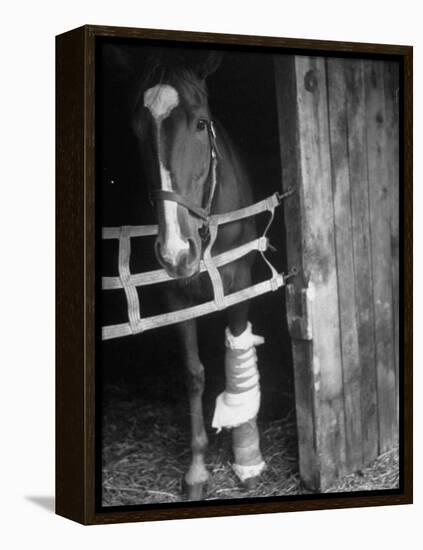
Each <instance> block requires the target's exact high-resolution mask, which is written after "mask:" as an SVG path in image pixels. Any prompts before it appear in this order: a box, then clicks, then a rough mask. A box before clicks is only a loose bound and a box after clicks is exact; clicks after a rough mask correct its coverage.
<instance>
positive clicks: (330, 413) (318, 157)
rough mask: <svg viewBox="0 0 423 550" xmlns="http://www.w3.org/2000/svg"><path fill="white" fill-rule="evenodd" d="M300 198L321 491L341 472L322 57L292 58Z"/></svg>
mask: <svg viewBox="0 0 423 550" xmlns="http://www.w3.org/2000/svg"><path fill="white" fill-rule="evenodd" d="M295 69H296V81H297V109H298V136H299V149H300V153H299V154H300V162H301V193H302V202H303V212H302V215H303V218H304V219H303V224H304V225H303V234H302V238H303V262H304V266H303V269H304V277H305V278H306V280H307V281H308V288H309V291H310V293H309V295H310V297H311V298H312V306H313V307H312V327H313V328H312V330H313V372H314V376H315V378H316V379H317V378H319V380H317V381H316V383H315V386H314V392H315V394H316V395H315V400H317V401H316V402H317V405H316V425H315V429H316V440H317V446H318V453H319V457H320V483H321V490H324V489H326V488H327V487H328V486H330V484H331V483H332V482H333V481H334V480H335V479H336V478H338V477H339V476H341V475H343V474H345V473H346V471H347V464H346V455H347V448H346V438H345V414H344V401H343V380H342V365H341V349H340V333H339V309H338V287H337V270H336V262H335V239H334V220H333V208H328V206H329V205H332V201H333V197H332V178H331V163H330V149H329V128H328V110H327V89H326V68H325V61H324V59H323V58H317V57H300V56H298V57H296V58H295Z"/></svg>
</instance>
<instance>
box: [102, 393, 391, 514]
mask: <svg viewBox="0 0 423 550" xmlns="http://www.w3.org/2000/svg"><path fill="white" fill-rule="evenodd" d="M104 411H105V415H104V421H103V505H104V506H122V505H137V504H151V503H167V502H179V501H181V500H183V499H184V498H183V494H182V491H181V487H182V478H183V475H184V474H185V472H186V471H187V469H188V466H189V463H190V454H191V453H190V447H189V418H188V411H187V409H186V408H185V407H184V405H183V404H179V403H176V404H175V403H173V404H172V403H165V402H161V401H155V402H151V401H150V402H146V401H145V399H141V398H139V399H129V396H128V394H127V393H125V391H124V390H122V389H119V388H116V387H113V388H108V390H107V392H106V397H105V401H104ZM259 429H260V434H261V447H262V452H263V456H264V457H265V460H266V462H267V469H266V470H265V472H264V473H263V475H262V477H261V480H260V482H259V484H258V485H257V486H256V487H255V489H253V490H250V491H248V490H246V489H245V488H244V487H242V486H241V485H240V482H239V480H238V479H237V478H236V476H235V474H234V473H233V471H232V467H231V460H232V451H231V434H230V432H228V431H225V430H223V431H222V432H220V433H219V434H217V433H216V432H215V431H214V430H209V431H208V436H209V448H208V451H207V456H206V460H207V468H208V470H209V473H210V480H209V484H208V488H207V499H208V500H213V499H219V500H222V499H236V498H252V497H254V498H256V497H272V496H283V495H298V494H305V493H306V492H307V491H306V490H305V489H304V487H303V486H302V484H301V481H300V477H299V473H298V456H297V439H296V437H297V436H296V425H295V417H294V414H293V413H291V414H288V415H287V416H286V417H284V418H282V419H278V420H275V421H271V422H269V421H268V422H259ZM397 485H398V452H397V450H396V449H394V450H393V451H390V452H389V453H385V454H384V455H382V456H381V457H379V458H378V459H377V460H375V461H374V463H373V464H371V465H370V466H369V467H368V468H366V469H364V470H362V471H361V472H358V473H356V474H351V475H349V476H346V477H345V478H343V479H342V480H340V481H339V482H338V483H337V484H336V485H334V486H333V487H331V488H330V489H329V490H328V492H345V491H348V492H349V491H360V490H375V489H387V488H394V487H396V486H397Z"/></svg>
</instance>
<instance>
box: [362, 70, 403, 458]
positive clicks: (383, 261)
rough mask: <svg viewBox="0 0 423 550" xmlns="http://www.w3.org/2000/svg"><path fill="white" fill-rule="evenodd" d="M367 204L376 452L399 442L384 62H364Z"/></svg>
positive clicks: (390, 168) (389, 166)
mask: <svg viewBox="0 0 423 550" xmlns="http://www.w3.org/2000/svg"><path fill="white" fill-rule="evenodd" d="M364 65H365V79H366V119H367V147H368V169H369V180H368V181H369V199H370V200H369V204H370V227H371V243H372V264H373V289H374V300H373V303H374V320H375V340H376V365H377V394H378V412H379V452H381V453H382V452H384V451H386V450H389V449H391V448H392V446H393V445H394V444H395V443H396V441H397V436H398V431H397V419H396V407H395V398H396V397H395V391H396V380H395V349H394V343H393V330H392V328H393V307H392V266H391V227H390V212H391V196H390V193H391V192H392V190H391V189H390V176H389V171H390V170H392V168H393V167H392V159H390V158H389V154H388V148H387V133H386V112H385V100H384V80H383V76H384V75H383V62H380V61H365V62H364Z"/></svg>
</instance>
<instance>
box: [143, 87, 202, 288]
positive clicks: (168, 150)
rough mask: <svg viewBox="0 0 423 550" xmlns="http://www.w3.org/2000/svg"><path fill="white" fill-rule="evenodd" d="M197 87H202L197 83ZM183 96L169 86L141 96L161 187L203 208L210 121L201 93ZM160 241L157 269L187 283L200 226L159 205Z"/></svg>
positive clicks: (197, 253)
mask: <svg viewBox="0 0 423 550" xmlns="http://www.w3.org/2000/svg"><path fill="white" fill-rule="evenodd" d="M198 86H200V83H198ZM198 90H199V91H197V93H196V94H194V95H193V94H187V93H186V91H184V90H181V89H178V88H177V87H176V86H172V85H170V84H158V85H156V86H153V87H151V88H149V89H148V90H146V91H145V93H144V108H145V109H146V110H147V111H148V113H149V115H150V117H151V118H152V121H153V124H152V126H153V128H154V130H153V132H152V133H153V136H154V138H153V139H154V142H155V148H156V154H157V160H158V165H159V173H160V178H159V180H160V181H159V185H160V188H161V189H162V190H164V191H172V192H176V193H178V194H179V195H180V196H182V197H184V198H186V199H188V200H189V201H190V202H191V203H192V204H194V205H196V206H200V207H201V206H202V205H203V204H204V203H205V201H206V200H207V198H208V193H209V191H210V189H209V187H210V177H209V175H210V163H211V143H210V136H209V132H208V129H207V121H208V120H209V118H210V114H209V109H208V104H207V97H206V94H205V91H204V92H203V93H200V92H201V88H200V87H199V88H198ZM157 211H158V222H159V223H158V226H159V231H158V236H157V239H156V244H155V251H156V256H157V259H158V261H159V263H160V264H161V265H162V266H163V267H164V268H165V270H166V271H167V273H168V274H169V275H170V276H171V277H191V276H193V275H194V274H195V273H197V272H198V270H199V266H200V259H201V249H202V247H201V239H200V236H199V228H200V226H201V223H202V222H201V221H200V220H199V219H198V218H196V217H195V216H193V215H192V213H191V212H190V211H189V210H187V209H186V208H185V207H184V206H181V205H179V204H178V203H176V202H174V201H170V200H158V201H157Z"/></svg>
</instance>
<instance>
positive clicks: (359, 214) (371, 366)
mask: <svg viewBox="0 0 423 550" xmlns="http://www.w3.org/2000/svg"><path fill="white" fill-rule="evenodd" d="M344 70H345V76H346V85H347V87H348V91H349V95H348V99H347V124H348V156H349V179H350V198H351V223H352V249H353V257H354V274H355V276H354V290H355V301H356V322H357V331H358V345H359V351H358V353H359V361H360V387H361V392H360V408H361V417H362V423H361V427H362V452H363V463H364V464H368V463H369V462H370V461H371V460H373V459H374V458H376V456H377V453H378V441H379V435H378V430H379V427H378V414H377V389H376V388H377V382H376V351H375V331H374V309H373V271H372V255H371V241H370V206H369V191H368V173H367V132H366V125H367V119H366V92H365V82H364V67H363V62H362V61H361V60H351V61H350V60H346V61H345V65H344Z"/></svg>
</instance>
